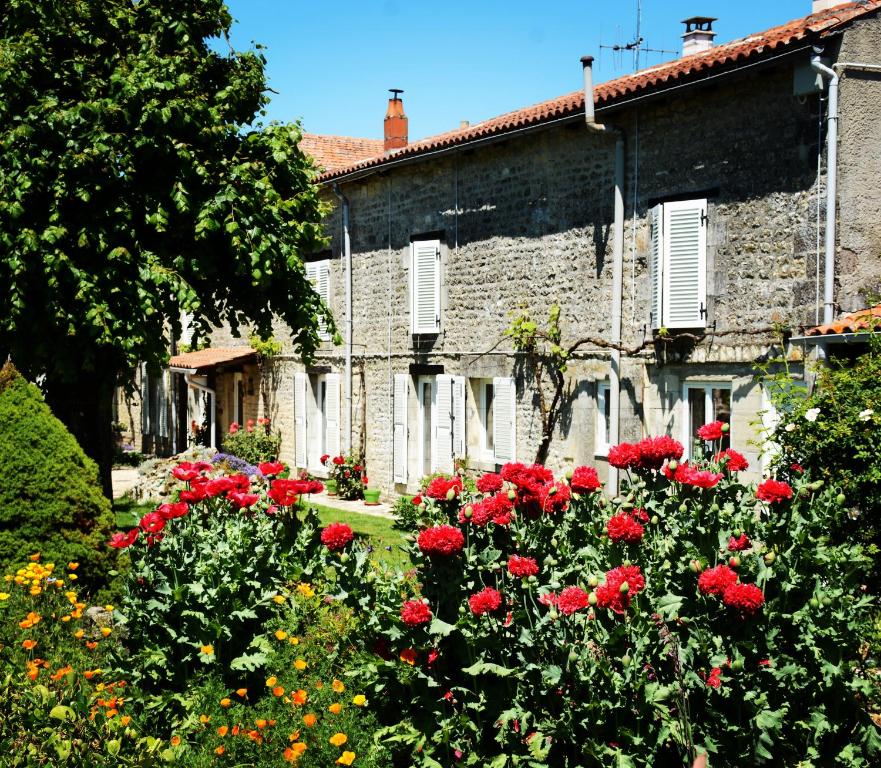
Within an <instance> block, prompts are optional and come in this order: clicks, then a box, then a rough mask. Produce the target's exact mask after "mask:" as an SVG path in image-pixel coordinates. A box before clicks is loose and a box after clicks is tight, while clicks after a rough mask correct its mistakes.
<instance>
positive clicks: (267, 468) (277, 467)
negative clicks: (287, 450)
mask: <svg viewBox="0 0 881 768" xmlns="http://www.w3.org/2000/svg"><path fill="white" fill-rule="evenodd" d="M257 469H259V470H260V474H261V475H263V476H264V477H272V476H273V475H278V474H281V473H282V472H284V464H283V463H282V462H280V461H264V462H263V463H262V464H258V465H257Z"/></svg>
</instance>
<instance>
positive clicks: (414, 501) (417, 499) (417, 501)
mask: <svg viewBox="0 0 881 768" xmlns="http://www.w3.org/2000/svg"><path fill="white" fill-rule="evenodd" d="M410 503H411V504H412V505H413V506H414V507H418V506H419V505H420V504H421V503H422V497H421V496H414V497H413V498H412V499H411V500H410Z"/></svg>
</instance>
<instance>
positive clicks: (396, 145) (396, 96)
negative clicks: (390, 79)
mask: <svg viewBox="0 0 881 768" xmlns="http://www.w3.org/2000/svg"><path fill="white" fill-rule="evenodd" d="M389 92H390V93H391V94H392V97H391V98H390V99H389V100H388V109H386V111H385V124H384V130H383V149H384V150H385V151H386V152H387V153H388V152H391V151H392V150H395V149H401V148H402V147H406V146H407V138H408V137H407V125H408V121H407V115H405V114H404V102H403V101H401V97H400V94H402V93H403V91H402V90H401V89H400V88H389Z"/></svg>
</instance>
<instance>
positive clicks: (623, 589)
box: [618, 581, 630, 595]
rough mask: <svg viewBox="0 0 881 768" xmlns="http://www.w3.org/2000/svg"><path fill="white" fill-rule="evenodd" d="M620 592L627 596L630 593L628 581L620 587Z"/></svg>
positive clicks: (623, 582)
mask: <svg viewBox="0 0 881 768" xmlns="http://www.w3.org/2000/svg"><path fill="white" fill-rule="evenodd" d="M618 591H619V592H620V593H621V594H622V595H626V594H627V593H628V592H629V591H630V585H629V584H628V583H627V582H626V581H622V582H621V586H620V587H618Z"/></svg>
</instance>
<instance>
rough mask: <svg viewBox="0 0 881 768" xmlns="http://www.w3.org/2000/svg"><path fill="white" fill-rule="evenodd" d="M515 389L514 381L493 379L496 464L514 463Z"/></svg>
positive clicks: (515, 451) (515, 453)
mask: <svg viewBox="0 0 881 768" xmlns="http://www.w3.org/2000/svg"><path fill="white" fill-rule="evenodd" d="M516 424H517V389H516V387H515V386H514V379H509V378H496V379H493V444H494V446H495V462H496V464H505V463H507V462H509V461H515V457H516V455H517V443H516V435H515V433H516Z"/></svg>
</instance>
